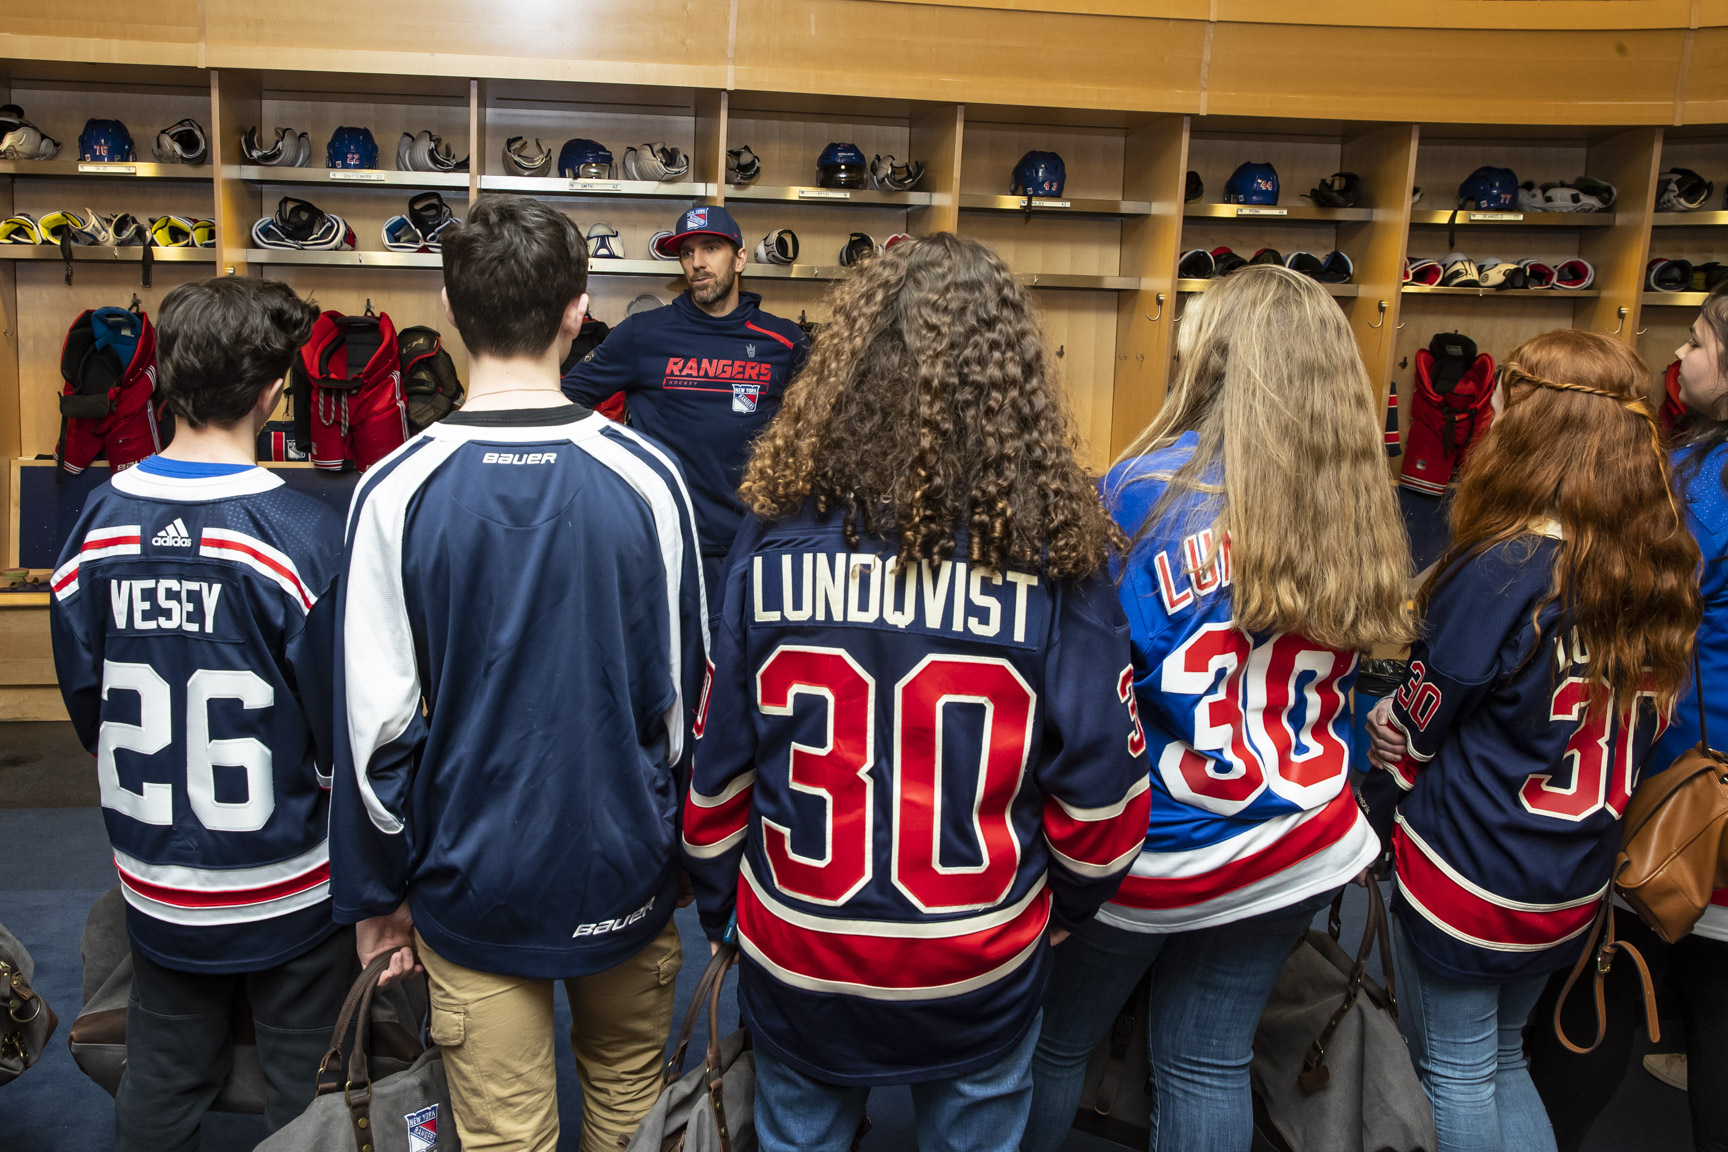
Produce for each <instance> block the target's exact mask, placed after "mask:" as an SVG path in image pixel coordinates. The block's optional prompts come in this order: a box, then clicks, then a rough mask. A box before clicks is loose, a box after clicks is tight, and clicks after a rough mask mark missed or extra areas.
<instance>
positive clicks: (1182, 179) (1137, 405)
mask: <svg viewBox="0 0 1728 1152" xmlns="http://www.w3.org/2000/svg"><path fill="white" fill-rule="evenodd" d="M1123 145H1124V147H1123V177H1122V185H1123V188H1122V190H1123V194H1124V196H1125V197H1127V198H1129V199H1134V200H1145V201H1146V202H1147V203H1148V204H1150V205H1151V206H1152V213H1151V215H1149V216H1139V217H1134V218H1132V219H1129V220H1124V221H1123V222H1122V260H1121V272H1122V275H1124V276H1137V277H1139V278H1140V288H1139V290H1138V291H1135V292H1121V293H1118V294H1117V300H1116V364H1115V381H1114V389H1113V392H1112V394H1111V409H1110V457H1111V459H1114V458H1115V457H1116V456H1118V455H1120V454H1121V453H1122V452H1123V450H1125V449H1126V448H1127V447H1128V445H1129V444H1131V443H1133V441H1134V438H1135V437H1136V436H1138V435H1139V434H1140V431H1141V429H1143V428H1145V427H1146V425H1147V424H1148V423H1150V422H1151V420H1152V417H1153V416H1155V415H1156V414H1157V412H1158V409H1159V408H1160V407H1161V406H1162V405H1163V403H1164V394H1165V393H1164V390H1165V385H1166V377H1167V375H1168V371H1169V367H1170V357H1171V355H1172V353H1173V352H1174V351H1175V340H1176V253H1177V249H1178V248H1179V247H1181V238H1182V224H1183V221H1182V200H1183V194H1184V191H1185V188H1186V184H1187V175H1186V174H1187V170H1188V162H1187V155H1188V147H1189V135H1188V118H1187V117H1186V116H1169V117H1165V118H1162V119H1159V120H1155V121H1153V122H1151V123H1149V124H1146V125H1143V126H1141V127H1138V128H1135V129H1133V130H1131V131H1130V132H1129V133H1128V134H1127V136H1126V138H1125V139H1124V141H1123Z"/></svg>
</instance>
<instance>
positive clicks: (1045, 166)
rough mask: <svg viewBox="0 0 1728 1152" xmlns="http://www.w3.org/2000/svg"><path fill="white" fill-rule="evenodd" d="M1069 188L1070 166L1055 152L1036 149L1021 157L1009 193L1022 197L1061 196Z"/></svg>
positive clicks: (1015, 166) (1015, 168)
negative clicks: (1063, 190) (1064, 189)
mask: <svg viewBox="0 0 1728 1152" xmlns="http://www.w3.org/2000/svg"><path fill="white" fill-rule="evenodd" d="M1067 186H1068V165H1066V164H1064V163H1063V162H1062V157H1060V156H1058V155H1057V154H1056V153H1054V152H1040V151H1038V150H1036V149H1034V150H1033V151H1031V152H1028V153H1026V155H1024V156H1022V157H1020V162H1019V163H1018V164H1016V165H1014V175H1013V177H1012V178H1011V182H1010V183H1009V185H1008V191H1009V192H1012V193H1015V194H1017V195H1020V196H1044V197H1051V196H1060V195H1062V189H1063V188H1066V187H1067Z"/></svg>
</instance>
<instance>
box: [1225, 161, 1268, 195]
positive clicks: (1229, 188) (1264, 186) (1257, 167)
mask: <svg viewBox="0 0 1728 1152" xmlns="http://www.w3.org/2000/svg"><path fill="white" fill-rule="evenodd" d="M1224 203H1226V204H1276V203H1278V170H1277V169H1276V168H1274V167H1272V165H1270V164H1258V163H1252V162H1250V163H1246V164H1238V165H1237V166H1236V171H1234V172H1232V173H1230V179H1228V180H1226V181H1225V182H1224Z"/></svg>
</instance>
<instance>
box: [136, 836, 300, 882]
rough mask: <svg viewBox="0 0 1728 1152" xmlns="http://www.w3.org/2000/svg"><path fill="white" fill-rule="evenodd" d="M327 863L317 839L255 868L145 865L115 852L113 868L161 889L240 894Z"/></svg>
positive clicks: (284, 880)
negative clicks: (296, 852) (239, 892)
mask: <svg viewBox="0 0 1728 1152" xmlns="http://www.w3.org/2000/svg"><path fill="white" fill-rule="evenodd" d="M329 863H330V842H329V841H328V840H320V841H319V842H318V843H317V844H314V845H313V846H312V847H311V848H308V849H307V850H306V851H304V852H302V853H300V855H298V856H293V857H290V858H289V859H287V860H279V861H277V862H276V863H274V864H261V865H258V866H257V867H254V868H194V867H191V866H189V865H185V864H146V863H145V862H144V861H142V860H139V859H138V858H137V857H135V856H128V855H127V854H126V853H124V852H122V851H120V850H119V849H118V848H116V849H115V850H114V865H115V867H116V868H118V869H119V870H120V871H121V872H122V873H124V874H125V875H128V876H135V877H137V878H138V879H140V880H143V881H145V882H147V883H150V884H154V885H157V886H158V887H162V888H178V889H181V890H183V891H194V892H224V891H229V892H232V891H243V890H246V889H251V888H264V887H267V886H269V885H272V884H281V883H284V882H286V881H290V880H293V879H294V878H295V877H297V876H304V875H306V874H307V873H309V872H316V871H317V870H318V869H319V868H322V867H326V866H328V865H329Z"/></svg>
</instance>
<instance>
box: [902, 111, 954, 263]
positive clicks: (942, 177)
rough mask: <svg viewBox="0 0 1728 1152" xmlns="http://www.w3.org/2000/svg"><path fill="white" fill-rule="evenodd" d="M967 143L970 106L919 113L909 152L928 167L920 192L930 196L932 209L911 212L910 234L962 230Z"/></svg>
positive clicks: (909, 144)
mask: <svg viewBox="0 0 1728 1152" xmlns="http://www.w3.org/2000/svg"><path fill="white" fill-rule="evenodd" d="M965 140H966V106H965V105H964V104H935V105H932V106H930V107H928V108H923V109H920V110H919V111H918V112H917V113H915V115H914V117H913V120H912V123H911V131H910V135H909V138H908V140H907V143H906V150H907V152H908V154H909V155H910V157H911V159H913V160H916V161H918V162H919V163H921V164H923V165H924V182H923V183H922V184H920V185H919V186H918V190H919V191H920V192H927V193H929V195H930V206H929V207H928V208H915V209H913V210H912V211H911V212H909V213H907V229H906V230H907V231H908V232H913V233H921V234H922V233H930V232H954V231H958V230H959V228H960V200H959V195H960V179H961V175H962V168H961V156H962V153H963V151H964V148H965Z"/></svg>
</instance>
